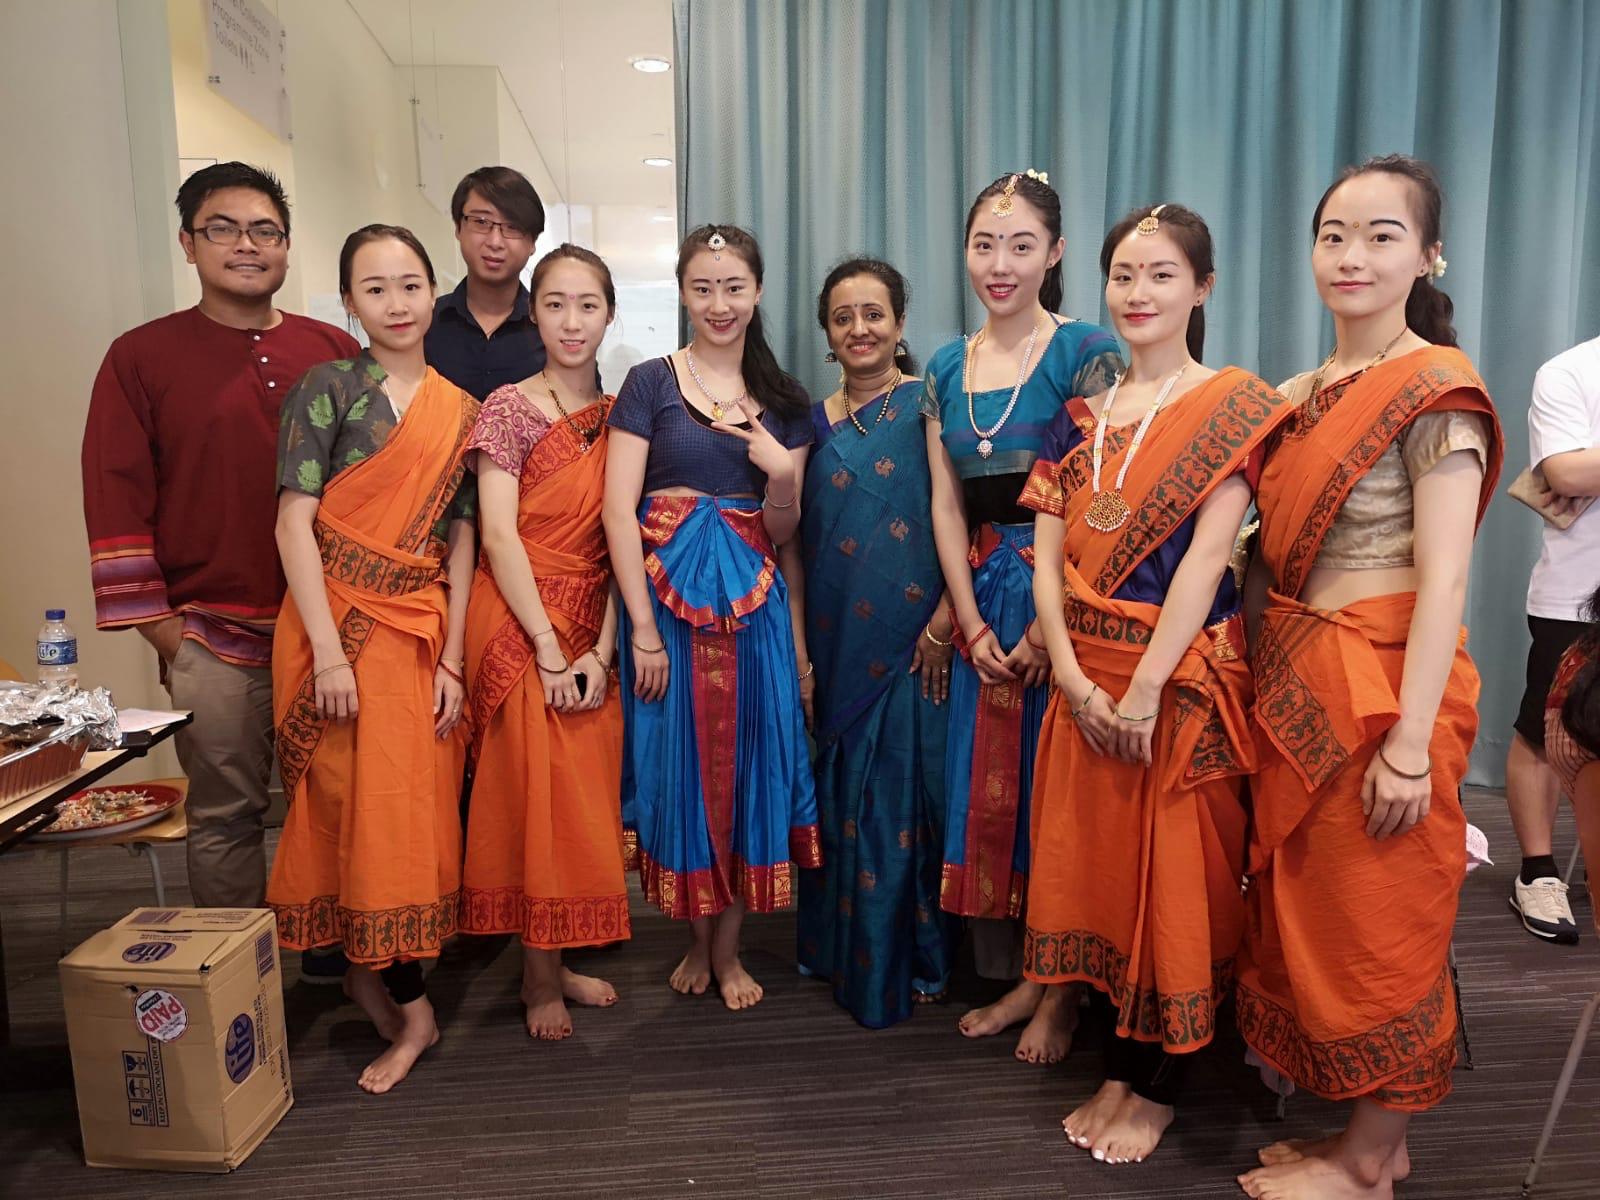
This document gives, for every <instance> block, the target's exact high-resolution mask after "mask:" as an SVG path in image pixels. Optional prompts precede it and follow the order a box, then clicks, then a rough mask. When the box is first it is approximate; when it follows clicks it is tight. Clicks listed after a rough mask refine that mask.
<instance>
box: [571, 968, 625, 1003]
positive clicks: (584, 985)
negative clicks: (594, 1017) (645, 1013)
mask: <svg viewBox="0 0 1600 1200" xmlns="http://www.w3.org/2000/svg"><path fill="white" fill-rule="evenodd" d="M561 994H562V995H563V996H565V997H566V998H567V999H568V1000H571V1001H572V1002H573V1003H574V1004H582V1005H584V1006H585V1007H587V1008H610V1007H611V1006H612V1005H613V1004H615V1003H616V1002H617V989H616V988H614V987H612V986H611V985H610V984H609V983H607V982H606V981H605V980H604V979H596V978H595V977H594V976H593V975H579V974H578V973H577V972H576V971H569V970H568V969H567V968H566V967H562V968H561Z"/></svg>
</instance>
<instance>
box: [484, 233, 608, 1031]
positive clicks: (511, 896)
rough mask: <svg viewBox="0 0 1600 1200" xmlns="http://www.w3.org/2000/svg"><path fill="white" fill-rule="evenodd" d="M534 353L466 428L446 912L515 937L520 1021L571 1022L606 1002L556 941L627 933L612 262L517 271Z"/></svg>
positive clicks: (569, 260)
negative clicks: (469, 539) (530, 364)
mask: <svg viewBox="0 0 1600 1200" xmlns="http://www.w3.org/2000/svg"><path fill="white" fill-rule="evenodd" d="M530 291H531V292H532V300H531V304H532V308H533V314H534V319H535V321H536V322H537V324H538V327H539V337H540V340H541V341H543V342H544V345H545V349H546V351H547V353H548V354H549V361H548V362H547V363H546V364H545V367H544V369H543V370H542V371H540V372H539V373H538V374H537V375H534V376H533V377H532V378H529V379H525V380H523V381H522V382H521V383H514V384H508V385H507V386H505V387H503V388H500V389H499V390H498V391H495V392H493V393H491V394H490V396H489V398H488V399H487V400H485V401H484V405H483V411H482V412H481V413H479V414H478V426H477V428H476V429H475V430H474V431H473V434H472V449H473V450H474V451H476V463H475V471H476V474H477V477H478V505H479V510H480V521H481V522H482V526H483V552H484V557H483V561H482V562H481V563H480V564H479V567H478V575H477V579H476V580H475V582H474V583H473V587H472V602H471V604H470V605H469V606H468V608H467V686H468V689H469V691H468V694H469V696H470V698H471V699H470V712H471V715H472V757H473V762H474V764H475V766H476V774H475V776H474V783H473V789H472V805H471V809H470V811H469V814H468V819H467V859H466V865H465V867H464V868H463V870H462V898H461V926H462V928H463V929H464V930H466V931H467V932H469V933H514V934H516V935H517V936H518V937H520V938H521V939H522V945H523V956H522V1003H523V1005H524V1006H525V1008H526V1015H527V1024H528V1033H529V1034H530V1035H531V1036H533V1037H536V1038H543V1039H546V1040H551V1041H553V1040H556V1039H559V1038H564V1037H566V1036H567V1035H568V1034H570V1033H571V1032H572V1018H571V1016H570V1015H569V1014H568V1012H567V1001H569V1000H570V1001H572V1002H574V1003H576V1004H587V1005H596V1006H599V1007H608V1006H610V1005H612V1004H615V1003H616V1002H617V993H616V991H615V990H614V989H613V988H612V986H611V985H610V984H609V983H607V982H606V981H605V980H603V979H593V978H590V977H589V976H586V975H578V974H575V973H574V972H572V971H570V970H568V969H567V968H566V967H564V966H562V964H561V951H562V950H563V949H564V948H566V947H572V946H594V945H599V944H602V943H605V942H615V941H620V940H621V939H623V938H626V937H627V936H628V930H629V925H628V888H627V884H626V883H625V882H624V876H623V863H622V858H623V855H622V809H621V794H622V709H621V707H620V705H619V704H618V703H617V696H616V693H615V692H614V691H613V690H612V689H611V687H610V682H611V680H610V671H611V660H612V658H613V657H614V656H615V654H616V640H617V632H616V631H617V608H616V601H615V598H614V595H613V593H612V590H611V569H610V562H609V560H608V558H607V556H606V541H605V529H604V528H603V527H602V526H601V523H600V509H601V500H602V498H603V496H604V491H605V478H606V416H607V415H608V414H609V413H610V411H611V401H610V399H609V398H608V397H606V396H604V395H602V394H600V391H599V388H598V387H597V386H596V383H595V368H594V360H595V354H596V352H597V351H598V350H599V349H600V342H601V340H602V339H604V337H605V334H606V326H607V325H609V324H610V323H611V318H612V316H613V315H614V314H615V312H616V304H617V299H616V289H615V288H614V287H613V285H612V282H611V272H610V271H609V270H607V269H606V265H605V263H604V262H602V261H601V260H600V259H599V257H598V256H596V255H595V254H594V253H592V252H591V251H588V250H584V249H582V248H580V247H578V246H573V245H570V244H568V245H562V246H559V247H557V248H556V249H555V250H552V251H551V252H550V253H549V254H547V255H545V256H544V258H542V259H540V260H539V265H538V266H536V267H535V268H534V269H533V282H532V286H531V288H530Z"/></svg>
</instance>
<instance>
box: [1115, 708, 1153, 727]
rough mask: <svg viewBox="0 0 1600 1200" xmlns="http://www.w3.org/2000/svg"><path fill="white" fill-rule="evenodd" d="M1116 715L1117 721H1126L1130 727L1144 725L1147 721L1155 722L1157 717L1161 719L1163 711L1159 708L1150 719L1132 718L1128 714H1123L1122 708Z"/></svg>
mask: <svg viewBox="0 0 1600 1200" xmlns="http://www.w3.org/2000/svg"><path fill="white" fill-rule="evenodd" d="M1116 714H1117V720H1119V721H1126V722H1128V724H1130V725H1142V724H1144V722H1146V721H1154V720H1155V719H1156V718H1157V717H1159V716H1160V715H1161V710H1160V709H1159V708H1158V709H1156V710H1155V712H1153V713H1151V714H1150V715H1149V716H1148V717H1130V716H1129V715H1128V714H1127V713H1125V712H1123V711H1122V710H1121V709H1120V708H1119V709H1117V710H1116Z"/></svg>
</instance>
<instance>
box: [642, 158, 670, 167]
mask: <svg viewBox="0 0 1600 1200" xmlns="http://www.w3.org/2000/svg"><path fill="white" fill-rule="evenodd" d="M644 165H645V166H647V167H670V166H671V165H672V160H671V159H670V158H661V157H659V156H657V155H651V156H650V157H649V158H647V159H645V160H644Z"/></svg>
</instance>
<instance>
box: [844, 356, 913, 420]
mask: <svg viewBox="0 0 1600 1200" xmlns="http://www.w3.org/2000/svg"><path fill="white" fill-rule="evenodd" d="M904 380H905V375H904V374H902V373H901V371H900V370H899V368H896V369H895V373H894V382H893V383H891V384H890V385H889V390H888V391H886V392H884V393H883V407H882V408H880V409H878V419H877V420H876V421H874V422H873V423H872V428H873V429H876V428H877V427H878V426H879V425H881V424H882V423H883V414H884V413H886V412H888V411H889V397H890V396H893V395H894V394H895V392H896V391H897V390H898V389H899V387H900V384H901V383H902V382H904ZM839 394H840V395H841V396H843V397H844V415H845V416H847V417H849V418H850V424H852V425H854V426H855V427H856V431H857V432H858V433H860V434H861V436H862V437H866V436H867V434H868V433H869V432H870V430H868V429H867V427H866V426H865V425H863V424H862V423H861V418H860V417H858V416H856V410H855V409H854V408H853V407H851V404H850V380H849V377H848V376H846V375H845V373H844V372H843V371H840V372H839ZM867 403H868V404H871V403H872V401H871V400H868V401H867ZM863 407H865V406H863Z"/></svg>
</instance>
